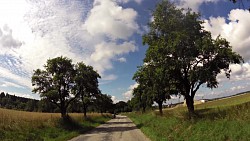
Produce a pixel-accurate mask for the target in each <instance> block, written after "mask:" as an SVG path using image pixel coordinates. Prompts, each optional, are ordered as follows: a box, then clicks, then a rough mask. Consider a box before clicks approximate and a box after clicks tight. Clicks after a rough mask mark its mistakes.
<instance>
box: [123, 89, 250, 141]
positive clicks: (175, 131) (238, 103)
mask: <svg viewBox="0 0 250 141" xmlns="http://www.w3.org/2000/svg"><path fill="white" fill-rule="evenodd" d="M195 109H196V112H197V113H198V115H199V117H197V118H195V119H192V120H189V118H188V114H187V113H188V112H187V110H186V107H184V106H178V107H176V108H172V109H164V112H163V116H159V113H158V112H157V111H153V112H147V113H145V114H141V113H129V114H127V115H128V116H129V117H130V118H131V119H132V121H134V122H135V124H136V125H137V127H138V128H140V129H141V130H142V131H143V132H144V133H145V134H146V135H147V136H148V137H149V138H150V139H151V140H152V141H179V140H190V141H199V140H203V141H249V140H250V94H249V93H248V94H244V95H238V96H234V97H231V98H224V99H220V100H215V101H210V102H207V103H203V104H198V105H196V106H195Z"/></svg>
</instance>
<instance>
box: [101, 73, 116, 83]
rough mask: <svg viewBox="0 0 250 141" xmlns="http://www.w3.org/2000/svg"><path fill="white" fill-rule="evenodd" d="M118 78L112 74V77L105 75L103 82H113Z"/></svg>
mask: <svg viewBox="0 0 250 141" xmlns="http://www.w3.org/2000/svg"><path fill="white" fill-rule="evenodd" d="M116 79H117V76H116V75H114V74H110V75H105V76H104V77H103V78H102V80H104V81H112V80H116Z"/></svg>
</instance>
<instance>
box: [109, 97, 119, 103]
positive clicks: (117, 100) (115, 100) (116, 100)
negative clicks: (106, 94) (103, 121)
mask: <svg viewBox="0 0 250 141" xmlns="http://www.w3.org/2000/svg"><path fill="white" fill-rule="evenodd" d="M111 99H112V101H113V103H118V102H119V101H121V100H119V99H117V98H116V96H111Z"/></svg>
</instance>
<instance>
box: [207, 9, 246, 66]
mask: <svg viewBox="0 0 250 141" xmlns="http://www.w3.org/2000/svg"><path fill="white" fill-rule="evenodd" d="M228 20H229V22H228V23H226V19H225V18H223V17H217V18H214V17H211V18H209V20H205V23H204V27H205V29H206V30H209V31H211V33H212V36H213V37H214V38H215V37H217V36H218V35H219V34H220V35H221V36H222V37H224V38H226V39H227V40H228V41H229V42H230V43H231V45H232V47H233V50H234V51H236V52H237V53H239V54H240V55H242V56H243V58H244V59H245V61H248V60H250V55H249V54H250V50H249V45H250V30H249V29H250V24H249V23H250V13H249V11H248V10H240V9H234V10H232V11H231V12H230V13H229V15H228Z"/></svg>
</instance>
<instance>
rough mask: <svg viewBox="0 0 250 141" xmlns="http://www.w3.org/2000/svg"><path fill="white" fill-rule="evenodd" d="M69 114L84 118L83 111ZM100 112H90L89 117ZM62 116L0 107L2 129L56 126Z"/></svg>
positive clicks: (0, 126)
mask: <svg viewBox="0 0 250 141" xmlns="http://www.w3.org/2000/svg"><path fill="white" fill-rule="evenodd" d="M69 116H70V117H71V118H73V119H74V120H76V121H79V120H82V119H83V114H81V113H70V114H69ZM99 116H101V114H99V113H88V117H91V118H92V117H93V118H94V117H99ZM60 117H61V114H60V113H39V112H25V111H16V110H9V109H2V108H0V129H12V130H14V129H17V128H19V129H20V128H24V127H27V126H28V127H29V128H30V127H32V128H40V127H44V126H56V124H57V122H56V121H58V120H59V119H60Z"/></svg>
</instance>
